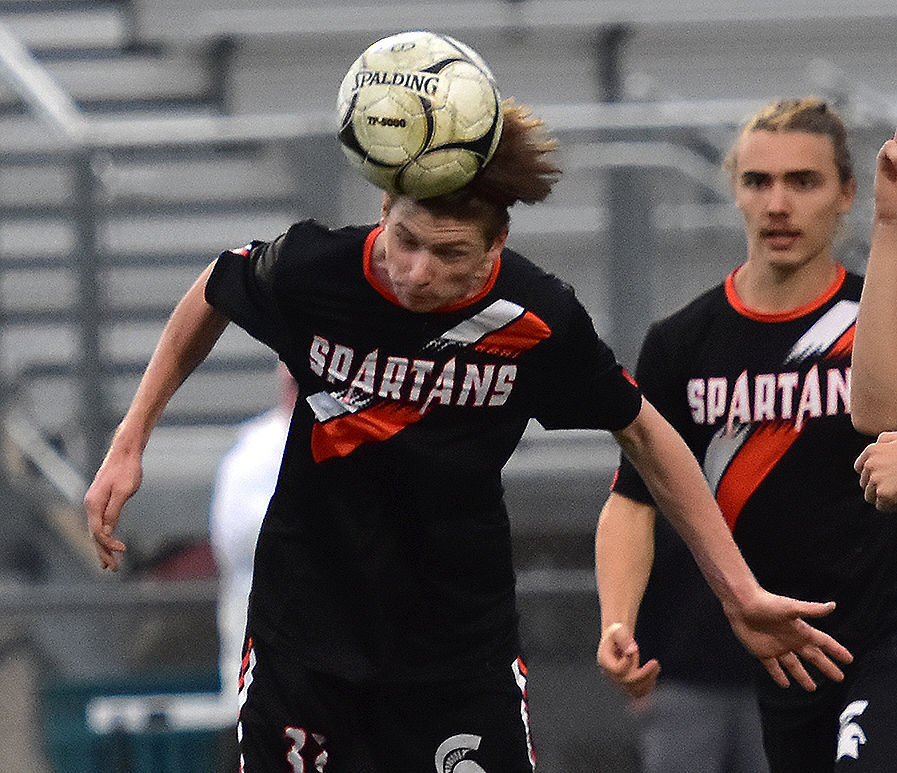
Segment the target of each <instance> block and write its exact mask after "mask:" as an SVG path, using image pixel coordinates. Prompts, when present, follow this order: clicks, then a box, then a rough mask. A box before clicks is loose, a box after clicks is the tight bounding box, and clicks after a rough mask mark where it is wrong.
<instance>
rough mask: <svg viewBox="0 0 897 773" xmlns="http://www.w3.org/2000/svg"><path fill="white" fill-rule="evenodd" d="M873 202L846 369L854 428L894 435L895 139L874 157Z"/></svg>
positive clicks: (896, 401) (896, 426)
mask: <svg viewBox="0 0 897 773" xmlns="http://www.w3.org/2000/svg"><path fill="white" fill-rule="evenodd" d="M874 201H875V213H874V216H873V219H872V238H871V243H870V248H869V262H868V264H867V266H866V278H865V281H864V282H863V294H862V297H861V298H860V308H859V313H858V315H857V325H856V337H855V340H854V343H853V363H852V368H851V415H852V417H853V424H854V426H855V427H856V428H857V429H858V430H859V431H860V432H863V433H865V434H868V435H877V434H878V433H880V432H884V431H886V430H895V429H897V390H895V389H894V384H895V382H897V358H895V357H894V352H895V351H897V134H895V136H894V139H891V140H888V141H887V142H886V143H885V144H884V145H883V146H882V148H881V150H880V151H879V153H878V159H877V164H876V170H875V185H874Z"/></svg>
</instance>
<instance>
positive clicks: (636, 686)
mask: <svg viewBox="0 0 897 773" xmlns="http://www.w3.org/2000/svg"><path fill="white" fill-rule="evenodd" d="M659 675H660V663H658V662H657V660H654V659H652V660H649V661H648V662H647V663H645V665H643V666H642V667H641V668H640V669H638V671H637V672H636V677H635V678H634V679H632V680H630V682H629V684H628V685H627V688H626V689H627V691H628V692H629V694H630V695H631V696H632V697H633V698H644V697H645V696H646V695H647V694H648V693H650V692H651V690H653V689H654V685H655V684H657V677H658V676H659Z"/></svg>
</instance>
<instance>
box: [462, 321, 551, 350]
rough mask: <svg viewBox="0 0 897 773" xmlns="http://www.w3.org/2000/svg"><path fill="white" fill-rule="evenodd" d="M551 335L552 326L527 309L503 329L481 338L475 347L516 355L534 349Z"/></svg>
mask: <svg viewBox="0 0 897 773" xmlns="http://www.w3.org/2000/svg"><path fill="white" fill-rule="evenodd" d="M550 335H551V328H550V327H548V325H546V324H545V323H544V322H543V321H542V320H541V319H539V317H537V316H536V315H535V314H533V313H532V312H531V311H527V312H526V313H525V314H524V315H523V316H522V317H519V318H518V319H515V320H514V321H513V322H512V323H511V324H509V325H506V326H505V327H503V328H502V329H501V330H496V331H495V332H494V333H489V335H487V336H485V337H484V338H482V339H481V340H479V341H478V342H477V343H476V344H475V346H474V348H475V349H478V350H479V351H481V352H488V353H489V354H501V355H504V356H506V357H516V356H517V355H518V354H520V353H521V352H525V351H526V350H527V349H532V348H533V347H534V346H535V345H536V344H537V343H539V341H544V340H545V339H546V338H548V337H549V336H550Z"/></svg>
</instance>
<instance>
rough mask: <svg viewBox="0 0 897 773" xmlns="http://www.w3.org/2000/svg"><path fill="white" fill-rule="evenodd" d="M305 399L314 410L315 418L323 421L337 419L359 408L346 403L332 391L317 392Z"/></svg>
mask: <svg viewBox="0 0 897 773" xmlns="http://www.w3.org/2000/svg"><path fill="white" fill-rule="evenodd" d="M305 401H306V402H307V403H308V404H309V405H310V406H311V409H312V411H314V414H315V418H316V419H317V420H318V421H321V422H324V421H327V420H328V419H335V418H336V417H337V416H344V415H345V414H347V413H354V412H355V411H356V410H357V408H355V407H354V406H351V405H348V404H346V403H344V402H343V401H342V400H340V399H338V398H337V397H335V396H334V395H333V394H331V393H330V392H317V393H315V394H313V395H309V396H308V397H306V398H305Z"/></svg>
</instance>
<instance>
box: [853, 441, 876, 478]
mask: <svg viewBox="0 0 897 773" xmlns="http://www.w3.org/2000/svg"><path fill="white" fill-rule="evenodd" d="M871 448H872V445H871V444H870V445H868V446H866V447H865V448H864V449H863V450H862V452H861V453H860V455H859V456H858V457H857V458H856V461H854V463H853V469H854V470H856V471H857V472H858V473H860V475H862V474H863V468H864V467H865V466H866V461H867V460H868V459H869V453H870V449H871Z"/></svg>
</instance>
